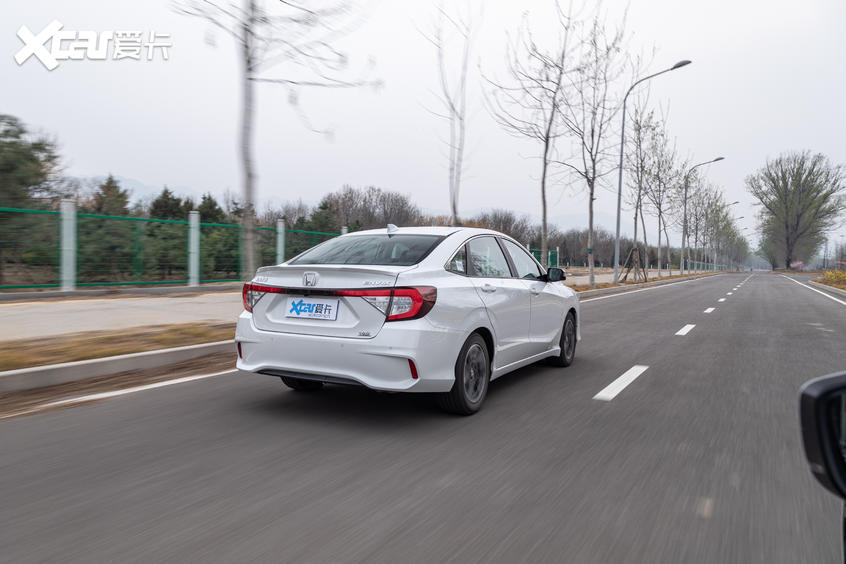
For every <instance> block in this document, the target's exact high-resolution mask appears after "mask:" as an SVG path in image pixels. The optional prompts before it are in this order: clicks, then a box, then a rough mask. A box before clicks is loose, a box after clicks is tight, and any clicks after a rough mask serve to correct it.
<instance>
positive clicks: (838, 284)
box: [819, 270, 846, 290]
mask: <svg viewBox="0 0 846 564" xmlns="http://www.w3.org/2000/svg"><path fill="white" fill-rule="evenodd" d="M819 282H822V283H823V284H827V285H829V286H833V287H835V288H840V289H841V290H846V270H826V271H825V272H824V273H823V276H822V278H821V279H820V280H819Z"/></svg>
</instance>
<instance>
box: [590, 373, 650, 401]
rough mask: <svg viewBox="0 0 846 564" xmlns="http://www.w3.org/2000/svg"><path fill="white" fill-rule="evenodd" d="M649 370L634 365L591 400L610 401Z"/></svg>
mask: <svg viewBox="0 0 846 564" xmlns="http://www.w3.org/2000/svg"><path fill="white" fill-rule="evenodd" d="M647 368H649V367H648V366H644V365H642V364H635V365H634V366H632V367H631V368H629V369H628V370H626V371H625V372H623V374H622V376H620V377H619V378H617V379H616V380H614V381H613V382H611V383H610V384H608V385H607V386H605V387H604V388H602V390H601V391H600V392H599V393H598V394H596V395H595V396H593V399H595V400H600V401H611V400H612V399H614V398H615V397H617V394H619V393H620V392H622V391H623V390H625V389H626V386H628V385H629V384H631V383H632V382H634V381H635V380H636V379H637V377H638V376H640V375H641V374H643V373H644V372H646V369H647Z"/></svg>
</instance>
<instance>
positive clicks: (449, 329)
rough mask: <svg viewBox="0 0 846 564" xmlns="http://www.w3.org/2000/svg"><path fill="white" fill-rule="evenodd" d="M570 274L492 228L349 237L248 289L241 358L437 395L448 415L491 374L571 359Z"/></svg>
mask: <svg viewBox="0 0 846 564" xmlns="http://www.w3.org/2000/svg"><path fill="white" fill-rule="evenodd" d="M563 278H564V273H563V271H562V270H561V269H559V268H550V269H549V271H548V272H547V271H546V270H545V269H544V268H543V267H542V266H541V265H540V264H539V263H538V262H537V261H536V260H535V259H534V257H532V255H531V254H529V253H528V252H527V251H526V250H525V249H524V248H523V247H522V246H521V245H520V244H518V243H517V242H516V241H514V240H512V239H511V238H509V237H507V236H506V235H503V234H502V233H498V232H496V231H490V230H487V229H470V228H462V227H404V228H397V227H395V226H393V225H389V226H388V228H387V229H374V230H369V231H359V232H356V233H350V234H348V235H343V236H341V237H337V238H334V239H331V240H329V241H326V242H325V243H322V244H320V245H318V246H316V247H314V248H312V249H309V250H308V251H305V252H304V253H302V254H300V255H298V256H296V257H294V258H293V259H291V260H289V261H287V262H285V263H283V264H280V265H278V266H268V267H263V268H260V269H259V270H258V271H257V272H256V276H255V278H253V280H252V281H250V282H248V283H246V284H245V285H244V292H243V297H244V312H243V313H242V314H241V316H240V317H239V318H238V327H237V329H236V332H235V340H236V343H237V349H238V364H237V365H238V368H239V369H241V370H248V371H251V372H258V373H260V374H267V375H270V376H278V377H281V379H282V381H283V382H284V383H285V384H286V385H287V386H289V387H291V388H293V389H295V390H316V389H319V388H321V387H322V386H323V384H324V383H330V384H350V385H361V386H367V387H368V388H372V389H376V390H388V391H395V392H434V393H436V394H438V398H439V402H440V404H441V406H442V407H444V408H445V409H447V410H448V411H451V412H454V413H460V414H471V413H475V412H476V411H478V409H479V408H480V407H481V405H482V402H483V401H484V399H485V395H486V394H487V390H488V384H489V382H490V381H491V380H493V379H495V378H498V377H499V376H502V375H503V374H506V373H508V372H511V371H513V370H516V369H518V368H520V367H522V366H526V365H527V364H531V363H533V362H537V361H539V360H541V359H549V361H550V362H552V364H554V365H557V366H569V365H570V364H571V363H572V362H573V357H574V355H575V351H576V341H578V340H579V339H580V331H579V299H578V297H577V296H576V294H575V292H573V290H571V289H570V288H568V287H566V286H565V285H563V284H561V283H559V281H560V280H562V279H563Z"/></svg>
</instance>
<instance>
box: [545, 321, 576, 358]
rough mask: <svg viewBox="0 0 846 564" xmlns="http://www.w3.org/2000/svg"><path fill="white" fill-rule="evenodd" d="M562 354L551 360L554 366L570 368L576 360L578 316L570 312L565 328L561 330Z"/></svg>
mask: <svg viewBox="0 0 846 564" xmlns="http://www.w3.org/2000/svg"><path fill="white" fill-rule="evenodd" d="M558 346H559V347H561V352H560V353H558V356H553V357H552V358H550V359H549V363H550V364H552V365H553V366H570V365H571V364H573V359H574V358H576V316H574V315H573V312H572V311H571V312H568V313H567V317H566V318H565V319H564V327H563V328H562V329H561V338H560V339H559V341H558Z"/></svg>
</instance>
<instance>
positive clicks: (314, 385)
mask: <svg viewBox="0 0 846 564" xmlns="http://www.w3.org/2000/svg"><path fill="white" fill-rule="evenodd" d="M280 378H282V383H283V384H285V385H286V386H288V387H289V388H291V389H292V390H297V391H300V392H309V391H313V390H319V389H320V388H322V387H323V382H316V381H315V380H302V379H300V378H289V377H288V376H280Z"/></svg>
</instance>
